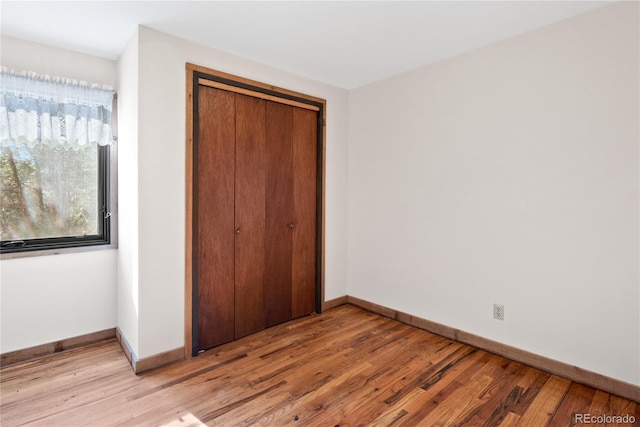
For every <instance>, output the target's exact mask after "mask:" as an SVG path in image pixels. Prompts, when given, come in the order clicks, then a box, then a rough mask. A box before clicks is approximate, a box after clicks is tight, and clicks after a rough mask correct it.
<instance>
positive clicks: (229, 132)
mask: <svg viewBox="0 0 640 427" xmlns="http://www.w3.org/2000/svg"><path fill="white" fill-rule="evenodd" d="M234 99H235V96H234V94H232V93H229V92H225V91H222V90H218V89H213V88H208V87H203V86H201V87H200V88H199V91H198V116H197V117H198V127H197V129H198V147H197V159H198V160H197V169H196V176H195V177H194V181H195V182H194V184H195V186H196V189H195V190H196V191H195V193H196V197H195V201H194V204H195V207H194V211H195V218H194V223H195V227H196V230H197V233H195V236H194V238H195V240H196V245H195V246H196V248H195V249H196V252H197V256H196V262H197V270H196V271H197V276H196V277H197V286H198V289H197V294H198V304H197V309H198V311H197V316H198V348H199V349H206V348H210V347H214V346H216V345H219V344H223V343H225V342H228V341H232V340H233V339H234V249H233V248H234V239H235V234H234V214H233V211H234V193H235V190H234V187H235V184H234V174H235V154H234V153H235V148H234V146H235V105H234Z"/></svg>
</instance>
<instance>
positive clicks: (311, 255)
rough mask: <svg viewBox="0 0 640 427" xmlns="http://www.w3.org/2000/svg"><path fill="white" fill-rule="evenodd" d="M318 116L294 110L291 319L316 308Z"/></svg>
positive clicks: (311, 112)
mask: <svg viewBox="0 0 640 427" xmlns="http://www.w3.org/2000/svg"><path fill="white" fill-rule="evenodd" d="M317 126H318V115H317V113H316V112H315V111H310V110H305V109H302V108H294V109H293V221H294V228H293V235H292V250H293V255H292V267H291V268H292V272H291V274H292V289H291V293H292V300H291V314H292V317H293V318H296V317H300V316H304V315H307V314H309V313H313V312H314V311H315V305H316V304H315V294H316V218H317V208H316V185H317V161H318V160H317V159H318V152H317V150H318V145H317V140H318V131H317Z"/></svg>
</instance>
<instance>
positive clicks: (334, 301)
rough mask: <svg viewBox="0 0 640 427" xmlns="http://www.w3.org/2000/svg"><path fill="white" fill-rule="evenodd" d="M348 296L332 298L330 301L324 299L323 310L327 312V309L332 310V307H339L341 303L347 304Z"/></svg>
mask: <svg viewBox="0 0 640 427" xmlns="http://www.w3.org/2000/svg"><path fill="white" fill-rule="evenodd" d="M347 298H348V297H347V296H346V295H343V296H341V297H338V298H334V299H330V300H328V301H324V302H323V303H322V311H323V312H325V311H327V310H331V309H332V308H336V307H339V306H341V305H345V304H347Z"/></svg>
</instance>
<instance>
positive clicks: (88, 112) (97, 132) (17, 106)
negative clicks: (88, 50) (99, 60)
mask: <svg viewBox="0 0 640 427" xmlns="http://www.w3.org/2000/svg"><path fill="white" fill-rule="evenodd" d="M113 94H114V92H113V90H111V88H108V87H105V86H101V85H97V84H89V83H87V82H83V81H76V80H68V79H62V78H58V77H53V78H52V77H49V76H47V75H39V74H36V73H30V72H29V73H27V72H23V73H16V72H13V71H9V70H8V69H7V68H1V69H0V146H3V147H5V146H9V145H14V144H24V145H27V146H28V147H30V148H33V147H35V146H36V145H38V144H45V145H56V144H60V145H64V146H65V148H70V149H74V148H79V147H82V146H85V145H87V144H98V145H110V144H111V142H112V139H113V138H112V133H111V110H112V105H113Z"/></svg>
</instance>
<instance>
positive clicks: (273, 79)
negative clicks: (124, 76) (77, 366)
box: [118, 27, 348, 358]
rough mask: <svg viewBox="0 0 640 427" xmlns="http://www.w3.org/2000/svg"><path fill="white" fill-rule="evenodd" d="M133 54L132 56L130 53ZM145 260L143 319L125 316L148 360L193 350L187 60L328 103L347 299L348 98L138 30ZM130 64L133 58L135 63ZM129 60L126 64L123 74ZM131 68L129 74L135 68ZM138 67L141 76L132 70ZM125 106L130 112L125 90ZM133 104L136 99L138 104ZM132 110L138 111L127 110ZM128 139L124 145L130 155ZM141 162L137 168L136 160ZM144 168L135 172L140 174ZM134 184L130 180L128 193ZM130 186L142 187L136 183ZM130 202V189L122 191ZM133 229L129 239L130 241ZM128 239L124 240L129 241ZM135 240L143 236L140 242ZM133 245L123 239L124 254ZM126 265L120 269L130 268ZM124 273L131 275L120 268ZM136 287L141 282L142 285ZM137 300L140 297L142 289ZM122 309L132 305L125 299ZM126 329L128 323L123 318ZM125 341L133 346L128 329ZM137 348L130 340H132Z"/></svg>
mask: <svg viewBox="0 0 640 427" xmlns="http://www.w3.org/2000/svg"><path fill="white" fill-rule="evenodd" d="M130 49H133V48H132V47H128V48H127V51H125V53H126V54H128V52H129V50H130ZM137 49H138V63H137V66H138V82H137V84H138V86H137V90H138V98H137V102H138V104H137V106H134V109H137V114H138V128H137V129H138V130H137V133H138V141H137V168H138V169H137V172H134V171H128V172H127V173H130V174H136V175H137V177H138V182H137V192H138V199H137V202H135V201H133V200H125V199H123V198H122V197H121V199H120V210H121V212H123V211H124V210H125V209H129V207H128V206H126V205H127V204H135V203H137V206H138V209H139V210H138V214H137V220H135V219H132V221H133V222H132V224H135V222H136V221H137V227H138V228H137V230H136V229H135V227H136V226H135V225H134V229H132V230H131V232H132V233H137V240H138V244H139V247H138V249H137V254H136V251H132V253H131V256H134V257H135V256H137V257H138V260H137V263H138V276H137V295H138V302H139V305H138V307H137V309H138V310H139V311H138V313H136V314H134V313H133V311H134V310H135V309H136V308H135V306H134V305H128V306H127V307H121V306H120V305H119V307H118V308H119V314H118V318H119V319H121V318H125V317H126V318H129V319H131V318H132V317H133V316H134V315H137V318H138V331H137V334H138V344H137V345H133V344H132V346H133V347H136V348H134V351H136V353H137V356H138V357H139V358H143V357H148V356H151V355H154V354H158V353H160V352H163V351H167V350H172V349H174V348H177V347H181V346H183V345H184V288H185V282H184V272H185V240H184V239H185V234H184V232H185V151H186V145H185V132H186V131H185V123H186V100H185V98H186V69H185V65H186V63H187V62H191V63H194V64H197V65H201V66H205V67H209V68H214V69H217V70H221V71H225V72H229V73H232V74H237V75H240V76H243V77H246V78H250V79H254V80H259V81H262V82H265V83H270V84H273V85H276V86H280V87H284V88H287V89H291V90H295V91H299V92H303V93H306V94H309V95H313V96H317V97H321V98H325V99H327V123H328V124H327V137H326V141H327V159H326V172H327V190H326V270H325V273H326V276H325V290H326V298H327V299H331V298H335V297H338V296H341V295H344V294H345V293H346V271H347V270H346V254H347V253H346V248H347V241H346V217H347V194H346V191H347V189H346V176H347V171H346V156H347V152H346V140H347V131H348V129H347V116H348V94H347V92H346V91H345V90H342V89H338V88H335V87H332V86H328V85H325V84H321V83H317V82H314V81H311V80H308V79H305V78H302V77H299V76H296V75H293V74H290V73H287V72H284V71H281V70H277V69H274V68H271V67H268V66H265V65H263V64H259V63H256V62H253V61H249V60H246V59H242V58H239V57H236V56H233V55H230V54H227V53H224V52H221V51H218V50H215V49H210V48H206V47H203V46H200V45H197V44H194V43H191V42H187V41H185V40H181V39H178V38H175V37H172V36H169V35H166V34H162V33H159V32H156V31H153V30H151V29H148V28H145V27H140V28H139V30H138V47H137ZM127 61H128V60H127ZM122 63H123V59H122V58H121V59H120V64H121V66H122ZM127 68H128V67H127ZM129 69H131V70H132V69H133V68H129ZM120 90H121V92H123V93H122V94H121V96H123V98H122V99H121V100H120V101H121V104H123V103H124V104H126V101H125V96H129V95H130V94H129V95H127V94H125V93H124V92H125V90H124V88H122V87H121V88H120ZM131 102H133V101H131ZM123 108H129V106H126V105H123ZM123 145H124V141H123V140H122V137H121V144H120V146H121V147H122V146H123ZM134 164H135V162H134ZM131 167H135V166H131ZM122 185H129V184H125V183H124V182H123V179H122V175H121V186H122ZM131 185H134V186H135V185H136V184H135V182H132V183H131ZM121 194H122V191H121ZM124 232H125V231H122V233H124ZM121 236H122V234H121ZM134 239H135V238H134ZM124 245H125V244H124V243H123V241H122V238H121V240H120V246H121V248H123V246H124ZM122 262H124V261H121V262H120V263H119V265H120V266H122ZM120 270H122V268H120ZM129 277H130V275H129V274H127V277H125V278H123V277H119V282H120V284H119V289H120V290H123V289H126V290H127V291H129V290H131V289H133V287H132V286H130V285H129V284H127V283H122V281H123V280H124V281H129ZM135 281H136V279H135V278H134V279H132V282H135ZM133 293H134V294H135V293H136V292H135V290H134V291H133ZM118 298H119V301H121V300H122V299H123V298H127V297H125V296H123V295H119V296H118ZM119 322H120V320H119ZM123 333H124V334H125V337H126V338H127V339H129V340H130V337H129V336H128V335H127V332H126V331H123ZM130 341H131V340H130Z"/></svg>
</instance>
